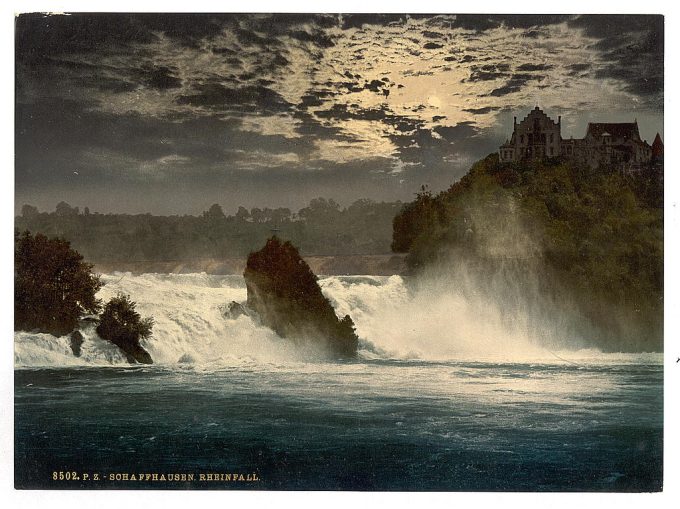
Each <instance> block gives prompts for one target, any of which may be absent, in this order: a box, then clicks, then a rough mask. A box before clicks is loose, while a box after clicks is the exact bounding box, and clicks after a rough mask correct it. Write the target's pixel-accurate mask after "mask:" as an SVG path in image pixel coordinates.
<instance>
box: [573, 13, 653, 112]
mask: <svg viewBox="0 0 680 509" xmlns="http://www.w3.org/2000/svg"><path fill="white" fill-rule="evenodd" d="M569 25H570V26H572V27H577V28H581V29H583V31H584V32H585V34H586V35H588V36H589V37H593V38H597V39H599V42H598V43H597V44H596V45H595V47H596V48H597V49H599V50H600V51H602V61H603V62H605V66H604V68H601V69H599V70H598V71H597V72H596V74H595V77H597V78H614V79H617V80H621V81H623V82H624V83H625V84H626V89H627V90H628V91H630V92H632V93H634V94H637V95H639V96H642V97H645V98H647V99H648V100H649V101H650V104H652V105H653V106H655V107H656V108H659V109H661V108H663V85H664V78H663V76H664V64H663V61H664V18H663V16H659V15H583V16H578V17H576V18H575V19H573V20H571V21H570V22H569Z"/></svg>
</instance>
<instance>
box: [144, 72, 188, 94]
mask: <svg viewBox="0 0 680 509" xmlns="http://www.w3.org/2000/svg"><path fill="white" fill-rule="evenodd" d="M146 84H147V85H148V86H149V87H151V88H155V89H158V90H167V89H168V88H179V87H181V86H182V80H181V79H179V78H177V77H175V76H173V75H172V70H171V69H169V68H168V67H156V68H155V69H152V70H151V71H150V72H149V77H148V78H147V79H146Z"/></svg>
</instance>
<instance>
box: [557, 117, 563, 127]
mask: <svg viewBox="0 0 680 509" xmlns="http://www.w3.org/2000/svg"><path fill="white" fill-rule="evenodd" d="M561 124H562V115H559V116H558V117H557V125H561Z"/></svg>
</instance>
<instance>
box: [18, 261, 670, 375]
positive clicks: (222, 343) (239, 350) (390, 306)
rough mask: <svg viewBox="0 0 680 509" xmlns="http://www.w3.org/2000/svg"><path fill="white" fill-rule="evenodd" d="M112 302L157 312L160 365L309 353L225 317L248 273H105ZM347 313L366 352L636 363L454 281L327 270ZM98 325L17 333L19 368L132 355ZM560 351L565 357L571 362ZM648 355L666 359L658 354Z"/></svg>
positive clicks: (153, 343)
mask: <svg viewBox="0 0 680 509" xmlns="http://www.w3.org/2000/svg"><path fill="white" fill-rule="evenodd" d="M102 280H103V281H104V282H105V283H106V284H105V286H104V287H103V288H102V290H101V291H100V292H99V295H98V296H99V297H100V298H102V299H103V300H104V301H106V300H108V299H110V298H111V297H112V296H114V295H115V294H116V293H117V292H124V293H127V294H129V295H130V296H131V298H132V300H134V301H135V302H136V303H137V310H138V311H139V313H140V314H141V315H142V316H151V317H153V318H154V321H155V324H154V327H153V335H152V337H151V338H149V339H148V340H143V341H142V346H143V347H144V348H145V349H147V350H148V352H149V353H150V355H151V357H152V358H153V360H154V362H155V363H156V364H161V365H174V366H180V365H181V366H185V367H186V366H193V367H202V368H211V367H222V366H232V365H243V364H244V363H245V364H263V363H267V364H290V363H299V362H300V361H303V360H305V359H307V358H308V355H309V352H300V351H299V350H297V349H296V348H295V347H294V346H293V345H292V344H291V343H290V342H289V341H286V340H283V339H281V338H279V337H278V336H277V335H276V334H275V333H274V332H272V331H271V330H270V329H269V328H267V327H264V326H261V325H259V324H258V323H256V322H255V321H254V320H253V319H251V318H250V317H248V316H240V317H238V318H236V319H228V318H225V317H224V316H223V310H224V309H225V306H226V305H228V304H229V303H230V302H231V301H237V302H243V301H245V299H246V288H245V283H244V281H243V278H242V277H240V276H213V275H207V274H205V273H201V274H143V275H138V276H134V275H132V274H130V273H114V274H110V275H103V276H102ZM319 283H320V286H321V288H322V291H323V293H324V294H325V295H326V296H327V297H328V298H329V299H330V300H331V302H332V304H333V306H334V307H335V309H336V313H337V314H338V316H344V315H345V314H349V315H350V316H351V317H352V319H353V320H354V322H355V325H356V330H357V334H358V335H359V337H360V339H361V343H360V356H361V357H363V358H365V359H375V358H396V359H423V360H495V361H501V362H505V361H531V362H553V363H558V362H568V361H571V362H589V359H590V360H593V361H598V362H599V361H602V360H603V358H607V359H610V360H611V361H612V362H627V361H628V360H634V359H638V358H639V356H636V355H635V354H614V355H609V356H604V357H603V354H602V353H601V352H599V351H598V350H592V349H591V350H580V351H558V350H555V349H547V348H546V346H545V345H544V344H543V343H542V342H541V338H537V337H532V336H531V334H530V333H529V332H528V331H527V329H526V328H525V327H523V323H522V321H521V320H520V319H518V320H517V323H515V324H514V325H513V324H512V323H511V324H508V321H507V317H504V316H502V313H501V312H500V311H499V310H498V309H496V308H495V307H494V306H491V305H488V303H484V302H482V301H475V299H470V298H469V296H467V297H463V296H462V295H460V294H459V293H457V292H456V291H453V290H451V291H447V290H446V289H445V288H444V289H442V288H439V289H437V290H433V289H429V290H428V289H421V290H420V291H416V292H415V293H413V294H412V293H410V292H409V291H408V289H407V287H406V284H405V282H404V280H403V279H402V278H401V277H400V276H389V277H388V276H348V277H338V276H331V277H324V278H321V279H320V280H319ZM94 329H95V326H94V325H92V324H91V325H88V326H87V327H85V328H84V329H83V330H82V333H83V337H84V342H83V344H82V347H81V348H82V354H81V356H80V357H75V356H74V355H73V353H72V352H71V348H70V341H69V338H68V337H66V336H65V337H61V338H55V337H53V336H50V335H48V334H35V333H27V332H17V333H15V365H16V366H18V367H22V366H79V365H96V366H107V365H108V366H117V365H126V364H127V362H126V361H125V356H124V355H123V354H122V353H121V352H120V350H119V349H118V348H117V347H116V346H114V345H112V344H111V343H109V342H106V341H103V340H102V339H100V338H99V337H98V336H97V334H96V332H95V330H94ZM560 358H562V359H565V361H562V360H561V359H560ZM648 358H649V359H657V358H658V359H660V358H661V356H660V355H657V356H656V357H655V356H653V355H652V356H651V357H649V356H648Z"/></svg>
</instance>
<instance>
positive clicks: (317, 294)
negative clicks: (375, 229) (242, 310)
mask: <svg viewBox="0 0 680 509" xmlns="http://www.w3.org/2000/svg"><path fill="white" fill-rule="evenodd" d="M244 277H245V279H246V285H247V289H248V306H249V307H250V308H251V309H253V310H254V311H256V312H257V313H258V315H259V316H260V318H261V319H262V321H263V323H265V324H266V325H267V326H269V327H271V328H272V329H273V330H274V331H275V332H276V333H277V334H279V335H280V336H282V337H288V338H292V339H294V340H297V341H302V342H303V341H312V342H314V343H315V344H318V345H321V346H323V347H325V348H327V349H328V350H329V351H330V352H331V353H332V354H334V355H338V356H341V357H352V356H354V355H356V350H357V345H358V338H357V336H356V334H355V333H354V323H353V322H352V319H351V318H350V317H349V316H348V315H347V316H345V317H344V318H343V319H342V320H338V317H337V316H336V315H335V311H334V310H333V307H332V306H331V304H330V302H329V301H328V299H326V297H324V295H323V294H322V293H321V288H320V287H319V285H318V283H317V278H316V276H315V275H314V273H313V272H312V271H311V269H310V268H309V266H308V265H307V264H306V263H305V262H304V260H303V259H302V258H301V257H300V254H299V252H298V250H297V249H296V248H295V247H294V246H293V245H292V244H291V243H290V242H283V243H282V242H281V241H280V240H279V239H278V238H276V237H272V238H270V239H269V240H267V243H266V245H265V246H264V247H263V248H262V249H261V250H259V251H257V252H254V253H251V254H250V255H249V256H248V263H247V266H246V270H245V273H244Z"/></svg>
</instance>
